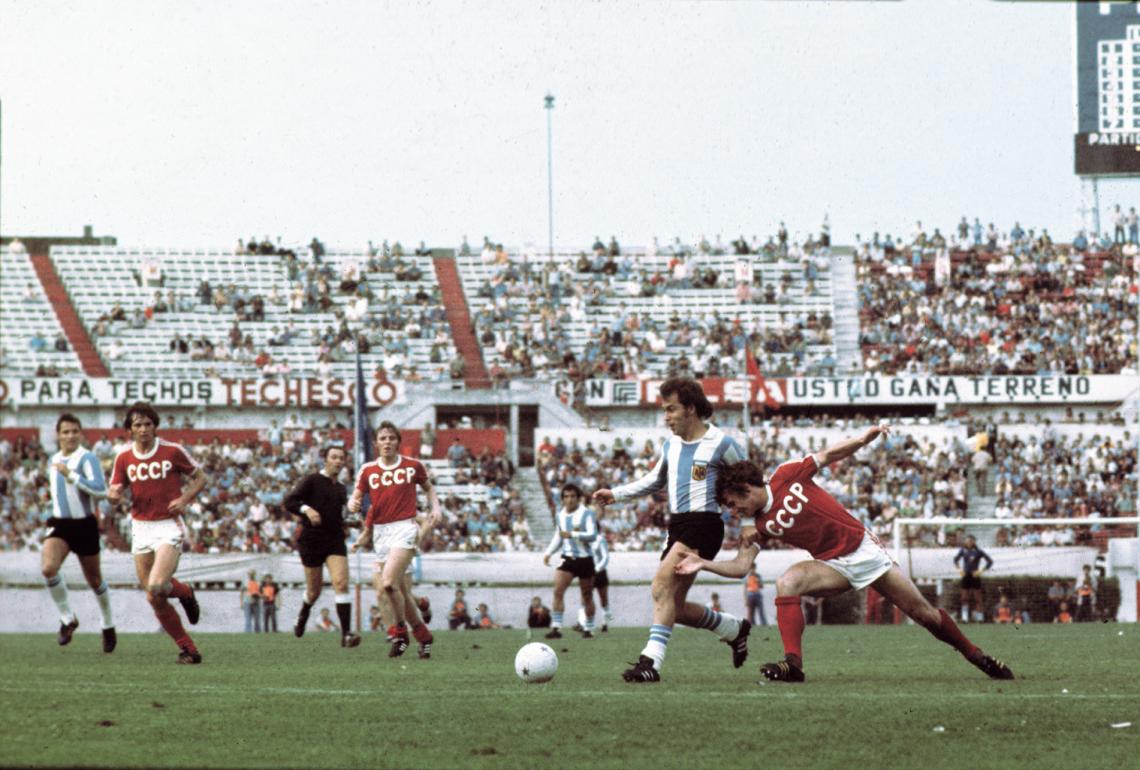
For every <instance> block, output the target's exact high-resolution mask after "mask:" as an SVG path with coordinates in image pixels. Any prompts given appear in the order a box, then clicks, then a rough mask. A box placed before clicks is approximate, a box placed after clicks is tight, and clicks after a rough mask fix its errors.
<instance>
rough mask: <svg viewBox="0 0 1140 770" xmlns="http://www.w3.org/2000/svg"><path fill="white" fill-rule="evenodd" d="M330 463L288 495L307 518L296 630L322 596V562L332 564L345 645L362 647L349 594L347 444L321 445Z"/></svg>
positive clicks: (300, 546)
mask: <svg viewBox="0 0 1140 770" xmlns="http://www.w3.org/2000/svg"><path fill="white" fill-rule="evenodd" d="M321 458H322V459H323V460H324V463H325V464H324V468H322V469H321V471H320V472H319V473H310V474H309V475H307V476H305V477H304V478H302V479H301V480H300V481H299V482H297V485H296V486H294V487H293V489H292V490H290V492H289V494H288V495H286V496H285V501H284V505H285V510H287V511H289V513H291V514H293V515H294V516H297V517H299V518H300V519H301V536H300V537H299V538H298V539H297V550H298V551H299V552H300V554H301V564H302V565H303V566H304V568H305V599H304V603H303V604H302V605H301V612H300V614H299V615H298V616H297V624H296V625H295V626H293V633H294V635H296V636H298V637H301V636H304V635H305V626H306V625H307V624H308V622H309V613H310V612H312V610H313V605H314V604H316V602H317V597H319V596H320V595H321V584H322V582H323V581H324V576H323V575H322V574H321V567H322V566H323V565H328V568H329V579H330V580H331V581H332V585H333V591H335V592H336V614H337V618H338V619H339V620H340V632H341V637H340V646H341V647H356V646H357V645H359V644H360V636H359V635H358V634H354V633H352V630H351V629H352V599H351V597H350V596H349V593H348V549H347V548H346V547H345V545H344V539H345V529H344V513H343V511H344V505H345V503H346V502H348V492H347V490H345V488H344V485H343V484H341V483H340V482H339V481H337V477H338V476H339V475H340V471H341V469H342V468H344V447H342V446H334V445H329V446H326V447H325V448H324V449H322V450H321Z"/></svg>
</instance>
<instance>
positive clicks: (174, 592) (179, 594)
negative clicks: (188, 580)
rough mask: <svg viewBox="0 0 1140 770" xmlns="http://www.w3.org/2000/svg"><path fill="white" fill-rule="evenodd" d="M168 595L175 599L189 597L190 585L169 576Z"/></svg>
mask: <svg viewBox="0 0 1140 770" xmlns="http://www.w3.org/2000/svg"><path fill="white" fill-rule="evenodd" d="M170 595H171V596H172V597H173V598H175V599H189V598H190V586H188V585H186V584H185V583H180V582H178V580H176V579H175V578H170Z"/></svg>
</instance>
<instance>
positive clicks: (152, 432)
mask: <svg viewBox="0 0 1140 770" xmlns="http://www.w3.org/2000/svg"><path fill="white" fill-rule="evenodd" d="M123 427H125V428H126V429H127V430H129V431H130V433H131V444H130V446H128V447H127V448H126V449H124V450H123V451H121V452H119V454H118V455H117V456H116V457H115V466H114V468H113V469H112V471H111V486H110V488H109V489H108V490H107V499H108V500H110V501H111V502H112V503H118V502H119V501H121V500H122V499H123V492H124V490H125V489H126V488H127V487H130V490H131V554H132V555H133V556H134V558H135V572H136V574H137V575H138V578H139V584H140V585H141V586H142V588H143V590H145V591H146V600H147V602H149V603H150V606H151V608H152V609H153V610H154V614H155V616H156V617H157V618H158V622H159V623H160V624H162V628H163V630H164V631H166V633H167V634H169V635H170V638H171V639H173V640H174V643H175V644H176V645H178V649H179V653H178V662H179V663H184V664H197V663H201V662H202V655H201V654H200V653H199V652H198V648H197V647H196V646H195V645H194V640H193V639H191V638H190V635H189V634H188V633H186V629H185V628H184V627H183V625H182V620H181V619H180V618H179V617H178V612H177V611H176V610H175V609H174V607H173V606H171V604H170V602H169V601H167V598H168V597H171V596H173V597H174V598H175V599H177V600H178V601H179V603H180V604H181V605H182V609H183V610H184V611H185V612H186V619H187V620H189V621H190V625H194V624H195V623H197V622H198V615H199V612H200V610H199V607H198V600H197V599H196V598H195V597H194V589H192V588H190V586H188V585H186V584H184V583H181V582H179V581H178V580H176V579H175V578H174V571H175V570H176V569H178V560H179V558H180V557H181V556H182V543H183V541H184V540H189V538H190V531H189V529H188V528H187V527H186V526H185V525H184V524H183V522H182V514H183V513H184V512H185V510H186V506H188V505H189V504H190V503H191V502H192V501H193V500H194V498H195V497H196V496H197V495H198V493H199V492H201V491H202V489H203V488H204V487H205V486H206V474H205V473H203V472H202V469H201V468H199V467H198V465H197V464H196V463H195V462H194V461H193V460H192V459H191V458H190V455H189V454H188V453H187V452H186V450H185V449H183V448H182V447H181V446H179V445H178V444H172V443H170V442H169V441H164V440H163V439H160V438H159V437H158V436H157V435H156V430H157V429H158V412H156V411H155V410H154V407H152V406H151V405H150V404H148V403H146V402H144V401H139V402H137V403H135V404H134V405H132V406H131V408H130V409H128V410H127V416H126V419H125V420H124V421H123ZM183 483H185V484H186V486H185V487H183Z"/></svg>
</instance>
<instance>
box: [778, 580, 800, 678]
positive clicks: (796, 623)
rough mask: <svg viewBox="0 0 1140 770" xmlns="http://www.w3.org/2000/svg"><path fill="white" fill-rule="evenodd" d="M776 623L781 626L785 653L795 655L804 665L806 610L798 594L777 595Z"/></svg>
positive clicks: (797, 660) (796, 659)
mask: <svg viewBox="0 0 1140 770" xmlns="http://www.w3.org/2000/svg"><path fill="white" fill-rule="evenodd" d="M776 625H777V626H779V628H780V639H782V640H783V642H784V654H785V655H787V656H788V657H794V658H795V660H794V661H793V662H795V663H796V664H797V665H799V666H800V667H801V668H802V667H803V650H802V648H801V640H802V639H803V635H804V611H803V608H802V607H801V606H800V597H798V596H777V597H776Z"/></svg>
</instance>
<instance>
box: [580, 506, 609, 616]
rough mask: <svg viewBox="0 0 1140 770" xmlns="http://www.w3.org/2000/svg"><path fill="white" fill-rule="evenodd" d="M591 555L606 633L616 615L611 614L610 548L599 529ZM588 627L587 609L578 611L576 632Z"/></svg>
mask: <svg viewBox="0 0 1140 770" xmlns="http://www.w3.org/2000/svg"><path fill="white" fill-rule="evenodd" d="M590 553H591V554H592V555H593V557H594V590H595V591H597V592H598V606H599V607H600V608H601V610H602V628H601V631H602V632H603V633H605V632H606V631H609V630H610V625H611V624H612V623H613V622H614V614H613V613H612V612H610V573H609V566H610V546H609V544H608V543H606V536H605V535H604V534H603V533H602V531H601V528H600V527H599V529H598V536H597V537H596V538H594V542H593V543H591V544H590ZM585 625H586V608H585V607H581V608H579V609H578V625H577V626H576V628H575V630H578V629H581V628H583V627H584V626H585Z"/></svg>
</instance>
